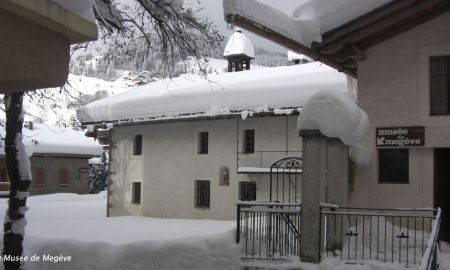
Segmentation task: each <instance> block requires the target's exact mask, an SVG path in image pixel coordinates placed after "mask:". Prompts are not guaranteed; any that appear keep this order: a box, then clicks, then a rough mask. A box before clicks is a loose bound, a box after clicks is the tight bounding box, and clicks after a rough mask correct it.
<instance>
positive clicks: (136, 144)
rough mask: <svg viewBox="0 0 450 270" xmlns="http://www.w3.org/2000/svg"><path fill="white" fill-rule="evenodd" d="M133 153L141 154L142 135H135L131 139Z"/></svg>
mask: <svg viewBox="0 0 450 270" xmlns="http://www.w3.org/2000/svg"><path fill="white" fill-rule="evenodd" d="M133 155H135V156H140V155H142V135H135V136H134V141H133Z"/></svg>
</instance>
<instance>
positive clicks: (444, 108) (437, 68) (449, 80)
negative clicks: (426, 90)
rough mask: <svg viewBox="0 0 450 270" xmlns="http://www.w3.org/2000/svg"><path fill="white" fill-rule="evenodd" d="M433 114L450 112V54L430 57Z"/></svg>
mask: <svg viewBox="0 0 450 270" xmlns="http://www.w3.org/2000/svg"><path fill="white" fill-rule="evenodd" d="M430 89H431V114H432V115H436V114H449V113H450V93H449V92H450V56H439V57H431V58H430Z"/></svg>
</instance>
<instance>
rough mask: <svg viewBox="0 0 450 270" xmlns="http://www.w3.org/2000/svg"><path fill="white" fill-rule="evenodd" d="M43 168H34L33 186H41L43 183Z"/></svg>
mask: <svg viewBox="0 0 450 270" xmlns="http://www.w3.org/2000/svg"><path fill="white" fill-rule="evenodd" d="M44 177H45V176H44V170H41V169H38V170H36V181H35V183H34V185H35V186H38V187H39V186H43V185H45V179H44Z"/></svg>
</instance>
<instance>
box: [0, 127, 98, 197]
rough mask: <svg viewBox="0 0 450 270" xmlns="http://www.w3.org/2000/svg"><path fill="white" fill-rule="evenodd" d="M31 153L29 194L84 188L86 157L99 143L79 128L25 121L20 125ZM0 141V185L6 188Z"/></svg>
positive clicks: (83, 190)
mask: <svg viewBox="0 0 450 270" xmlns="http://www.w3.org/2000/svg"><path fill="white" fill-rule="evenodd" d="M0 132H1V136H2V137H4V134H5V132H4V129H2V130H1V131H0ZM23 132H24V143H25V145H26V147H27V152H28V153H29V154H30V155H31V156H30V162H31V174H32V177H33V179H32V182H31V185H30V188H29V192H30V194H31V195H40V194H49V193H78V194H84V193H87V192H88V160H89V159H90V158H92V157H98V156H100V155H101V154H102V152H103V150H102V147H101V146H100V145H99V144H98V143H97V142H95V141H94V140H92V139H91V138H86V137H85V136H84V135H83V133H82V132H79V131H76V130H73V129H71V128H61V127H58V126H55V125H51V124H45V123H32V122H29V123H27V125H26V126H25V127H24V129H23ZM4 155H5V154H4V145H3V144H2V146H1V148H0V188H1V191H2V192H3V193H5V194H6V193H8V192H9V178H8V174H7V170H6V163H5V156H4Z"/></svg>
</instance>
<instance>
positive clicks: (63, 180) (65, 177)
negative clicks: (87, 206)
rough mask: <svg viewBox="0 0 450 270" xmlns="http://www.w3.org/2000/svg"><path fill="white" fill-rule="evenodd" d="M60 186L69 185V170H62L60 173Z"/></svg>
mask: <svg viewBox="0 0 450 270" xmlns="http://www.w3.org/2000/svg"><path fill="white" fill-rule="evenodd" d="M59 185H60V186H68V185H69V171H68V170H67V169H61V170H60V171H59Z"/></svg>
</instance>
